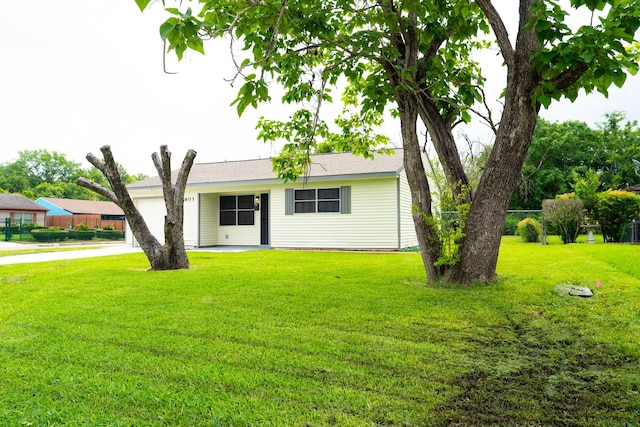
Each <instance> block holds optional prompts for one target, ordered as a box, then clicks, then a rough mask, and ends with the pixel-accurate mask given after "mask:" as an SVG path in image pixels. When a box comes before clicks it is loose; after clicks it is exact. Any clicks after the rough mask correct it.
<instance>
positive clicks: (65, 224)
mask: <svg viewBox="0 0 640 427" xmlns="http://www.w3.org/2000/svg"><path fill="white" fill-rule="evenodd" d="M80 224H86V225H88V226H89V228H104V227H107V226H109V227H113V228H114V229H116V230H120V231H123V230H124V229H125V221H124V220H123V219H101V215H98V214H84V215H83V214H76V215H47V219H46V221H45V226H47V227H60V228H76V227H77V226H78V225H80Z"/></svg>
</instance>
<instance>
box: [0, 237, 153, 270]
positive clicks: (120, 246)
mask: <svg viewBox="0 0 640 427" xmlns="http://www.w3.org/2000/svg"><path fill="white" fill-rule="evenodd" d="M43 247H56V246H50V245H48V246H41V245H29V244H27V245H23V244H21V243H12V242H0V250H1V251H4V250H19V249H33V248H43ZM58 247H60V248H65V247H67V248H68V247H70V246H66V245H64V246H62V245H61V246H58ZM133 252H142V249H140V248H133V247H131V246H127V245H125V244H124V243H117V244H107V245H104V246H102V247H100V248H96V249H82V248H79V249H78V250H71V249H68V250H63V251H58V252H42V253H38V254H25V255H7V256H1V257H0V265H7V264H24V263H29V262H44V261H60V260H65V259H78V258H93V257H98V256H109V255H118V254H126V253H133Z"/></svg>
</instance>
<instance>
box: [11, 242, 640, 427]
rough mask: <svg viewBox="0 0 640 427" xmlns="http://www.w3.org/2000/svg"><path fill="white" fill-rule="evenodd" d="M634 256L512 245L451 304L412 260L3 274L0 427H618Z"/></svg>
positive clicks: (636, 283) (634, 334) (637, 400)
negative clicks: (584, 292) (486, 279)
mask: <svg viewBox="0 0 640 427" xmlns="http://www.w3.org/2000/svg"><path fill="white" fill-rule="evenodd" d="M639 255H640V247H638V246H630V245H580V244H578V245H549V246H541V245H537V244H524V243H520V242H519V240H518V238H517V237H514V238H507V239H505V241H504V243H503V246H502V247H501V255H500V261H499V265H498V271H499V273H500V275H501V279H500V280H499V281H497V282H496V283H495V284H493V285H485V286H471V287H466V288H457V287H446V286H426V285H424V282H425V278H424V273H423V269H422V266H421V263H420V258H419V255H418V254H416V253H398V254H377V253H331V252H296V251H255V252H245V253H207V252H194V253H191V254H190V259H191V263H192V268H191V269H190V270H188V271H167V272H149V271H146V269H147V268H148V263H147V261H146V259H145V258H144V255H142V254H129V255H122V256H114V257H101V258H96V259H81V260H69V261H64V262H56V263H38V264H20V265H13V266H0V425H18V426H19V425H35V426H41V425H60V426H61V425H65V426H74V425H87V426H98V425H108V426H114V425H115V426H133V425H135V426H156V425H157V426H165V425H166V426H196V425H198V426H200V425H201V426H255V425H261V426H329V425H336V426H378V425H386V426H424V425H440V426H448V425H523V426H525V425H527V426H528V425H545V426H547V425H556V426H572V425H577V426H580V425H583V426H591V425H606V426H616V425H620V426H623V425H633V424H636V423H637V422H638V420H640V363H639V361H640V344H639V343H638V341H639V340H638V337H640V302H639V301H640V298H639V297H640V263H639V262H638V256H639ZM597 280H600V281H601V282H602V287H601V288H599V289H595V291H596V294H595V296H594V297H592V298H586V299H581V298H575V297H568V296H560V295H557V294H556V293H554V292H553V288H554V286H555V285H556V284H558V283H567V282H570V283H573V284H581V285H588V286H591V288H592V289H594V285H595V283H596V281H597Z"/></svg>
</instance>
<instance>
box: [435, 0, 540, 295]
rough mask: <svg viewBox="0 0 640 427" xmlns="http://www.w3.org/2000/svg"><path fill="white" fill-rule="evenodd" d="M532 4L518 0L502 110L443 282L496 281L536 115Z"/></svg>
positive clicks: (535, 42)
mask: <svg viewBox="0 0 640 427" xmlns="http://www.w3.org/2000/svg"><path fill="white" fill-rule="evenodd" d="M534 1H535V0H522V1H521V4H520V29H519V32H518V40H517V45H516V46H517V49H516V50H507V49H505V48H503V55H505V60H506V61H505V62H506V63H507V67H508V68H507V91H506V96H505V109H504V112H503V114H502V120H501V122H500V127H499V129H498V132H497V134H496V140H495V144H494V146H493V149H492V151H491V154H490V155H489V158H488V160H487V164H486V166H485V171H484V173H483V175H482V178H481V180H480V184H479V186H478V189H477V191H476V194H475V197H474V200H473V203H472V205H471V210H470V212H469V216H468V218H467V221H466V226H465V230H464V232H465V236H464V238H463V239H462V247H461V252H460V262H459V263H458V264H457V265H456V266H454V267H452V268H451V269H450V270H449V271H448V273H447V275H446V277H445V281H446V282H450V283H462V284H467V283H473V282H488V281H490V280H492V279H494V278H495V276H496V265H497V261H498V251H499V249H500V240H501V237H502V230H503V228H504V220H505V217H506V214H507V207H508V204H509V200H510V198H511V195H512V194H513V191H514V190H515V188H516V184H517V182H518V177H519V174H520V170H521V169H522V165H523V163H524V160H525V157H526V154H527V151H528V149H529V146H530V144H531V140H532V138H533V131H534V129H535V125H536V118H537V114H538V107H537V106H535V105H534V103H533V101H532V95H533V93H534V91H535V89H536V87H537V86H538V83H539V81H540V77H539V76H538V75H537V74H536V73H535V71H534V70H533V69H532V67H531V62H530V58H531V54H532V53H533V52H534V51H535V50H536V49H537V48H538V42H537V40H536V38H535V35H534V34H533V33H532V32H531V31H528V32H526V31H524V25H525V24H526V23H527V22H528V20H529V13H528V11H529V7H530V5H531V4H532V2H534ZM481 3H485V2H481Z"/></svg>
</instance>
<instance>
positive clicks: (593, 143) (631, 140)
mask: <svg viewBox="0 0 640 427" xmlns="http://www.w3.org/2000/svg"><path fill="white" fill-rule="evenodd" d="M632 159H640V129H639V128H638V125H637V122H636V121H628V120H626V117H625V114H624V113H622V112H616V111H614V112H610V113H607V114H605V117H604V121H603V122H601V123H598V125H597V127H596V128H595V129H594V128H592V127H590V126H589V125H587V124H586V123H584V122H580V121H566V122H562V123H551V122H549V121H547V120H544V119H538V124H537V126H536V130H535V132H534V136H533V140H532V143H531V148H530V149H529V152H528V154H527V159H526V161H525V164H524V165H523V167H522V171H521V178H520V182H519V184H518V187H517V190H516V191H515V192H514V194H513V197H512V199H511V202H510V206H511V207H512V208H514V209H516V208H517V209H539V208H540V206H541V203H542V200H544V199H552V198H555V197H556V195H558V194H564V193H568V192H570V191H572V189H574V188H575V185H576V184H578V185H579V186H580V185H590V186H592V187H593V185H594V181H595V184H596V188H593V189H592V192H595V191H596V190H600V191H602V190H608V189H624V188H626V187H627V186H629V185H633V184H635V183H636V182H640V178H639V177H638V176H637V175H636V174H635V170H634V165H633V162H632ZM594 173H595V177H594V176H593V174H594ZM587 178H588V179H589V182H588V183H587V182H583V180H584V179H587ZM576 190H577V189H576ZM579 197H580V196H579ZM581 198H582V197H581ZM583 200H584V199H583ZM587 207H590V205H589V206H587Z"/></svg>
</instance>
